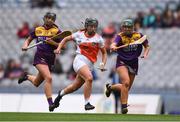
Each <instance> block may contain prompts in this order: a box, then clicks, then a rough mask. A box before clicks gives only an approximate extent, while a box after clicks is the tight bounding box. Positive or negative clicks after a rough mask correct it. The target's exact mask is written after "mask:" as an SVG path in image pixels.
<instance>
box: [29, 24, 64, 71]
mask: <svg viewBox="0 0 180 122" xmlns="http://www.w3.org/2000/svg"><path fill="white" fill-rule="evenodd" d="M58 33H61V31H60V30H59V29H58V27H57V26H56V25H54V26H53V27H52V28H50V29H46V28H45V27H44V26H39V27H37V28H35V29H34V31H33V32H31V33H30V36H31V37H32V38H33V39H35V38H36V39H37V40H36V43H37V42H39V41H44V40H46V39H47V38H50V37H53V36H55V35H57V34H58ZM54 41H56V42H58V43H59V42H60V41H61V40H54ZM55 49H56V47H55V46H52V45H49V44H46V43H42V44H40V45H38V46H37V51H36V53H35V56H34V63H33V65H34V66H36V65H37V64H45V65H48V67H49V69H50V70H51V68H52V65H54V62H55V54H54V52H53V51H54V50H55Z"/></svg>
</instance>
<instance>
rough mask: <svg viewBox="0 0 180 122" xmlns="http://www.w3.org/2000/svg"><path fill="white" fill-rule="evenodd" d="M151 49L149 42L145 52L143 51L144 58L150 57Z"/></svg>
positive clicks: (145, 46)
mask: <svg viewBox="0 0 180 122" xmlns="http://www.w3.org/2000/svg"><path fill="white" fill-rule="evenodd" d="M149 50H150V46H149V45H148V44H147V45H144V53H143V56H142V58H145V59H146V58H147V57H148V54H149Z"/></svg>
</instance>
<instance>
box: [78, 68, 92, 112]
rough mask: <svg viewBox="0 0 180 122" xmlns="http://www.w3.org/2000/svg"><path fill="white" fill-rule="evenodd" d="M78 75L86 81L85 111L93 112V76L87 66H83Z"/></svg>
mask: <svg viewBox="0 0 180 122" xmlns="http://www.w3.org/2000/svg"><path fill="white" fill-rule="evenodd" d="M78 74H79V75H80V76H81V77H82V78H83V79H84V81H85V84H84V99H85V110H91V109H94V108H95V107H94V106H93V105H91V104H90V101H89V100H90V96H91V92H92V81H93V76H92V73H91V71H90V69H89V67H88V66H87V65H84V66H82V67H81V68H80V69H79V70H78Z"/></svg>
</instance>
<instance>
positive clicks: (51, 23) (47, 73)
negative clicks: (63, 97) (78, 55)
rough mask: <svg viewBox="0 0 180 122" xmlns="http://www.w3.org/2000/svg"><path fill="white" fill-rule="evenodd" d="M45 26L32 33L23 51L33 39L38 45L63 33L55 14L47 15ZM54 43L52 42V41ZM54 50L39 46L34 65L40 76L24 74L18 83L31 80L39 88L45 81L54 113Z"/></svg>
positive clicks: (45, 89)
mask: <svg viewBox="0 0 180 122" xmlns="http://www.w3.org/2000/svg"><path fill="white" fill-rule="evenodd" d="M43 20H44V24H43V25H42V26H39V27H36V28H35V29H34V30H33V31H32V32H31V33H30V36H29V37H28V38H27V39H26V41H25V42H24V44H23V46H22V51H26V50H27V47H28V45H29V44H30V43H31V41H32V40H33V39H37V41H36V43H38V42H39V41H44V40H46V39H48V38H51V37H53V36H55V35H57V34H58V33H61V30H59V29H58V26H57V25H55V20H56V14H55V13H50V12H48V13H46V14H45V16H44V18H43ZM51 41H52V40H51ZM55 41H56V42H60V40H55ZM54 49H56V47H55V46H52V45H49V44H46V43H42V44H40V45H38V46H37V51H36V53H35V56H34V63H33V65H34V66H35V67H36V69H37V70H38V74H37V75H36V76H34V75H30V74H27V73H24V74H23V76H22V77H20V78H19V80H18V83H19V84H21V83H22V82H23V81H26V80H29V81H30V82H31V83H32V84H33V85H34V86H36V87H38V86H39V85H40V84H41V83H42V82H43V81H44V80H45V84H44V92H45V94H46V97H47V101H48V104H49V111H53V110H54V109H52V108H54V107H53V100H52V76H51V68H52V66H53V65H54V61H55V54H54V52H53V51H54Z"/></svg>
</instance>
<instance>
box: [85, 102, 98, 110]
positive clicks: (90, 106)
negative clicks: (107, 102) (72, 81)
mask: <svg viewBox="0 0 180 122" xmlns="http://www.w3.org/2000/svg"><path fill="white" fill-rule="evenodd" d="M94 108H95V107H94V106H93V105H91V104H90V103H87V104H86V105H85V106H84V109H85V110H86V111H87V110H92V109H94Z"/></svg>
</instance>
